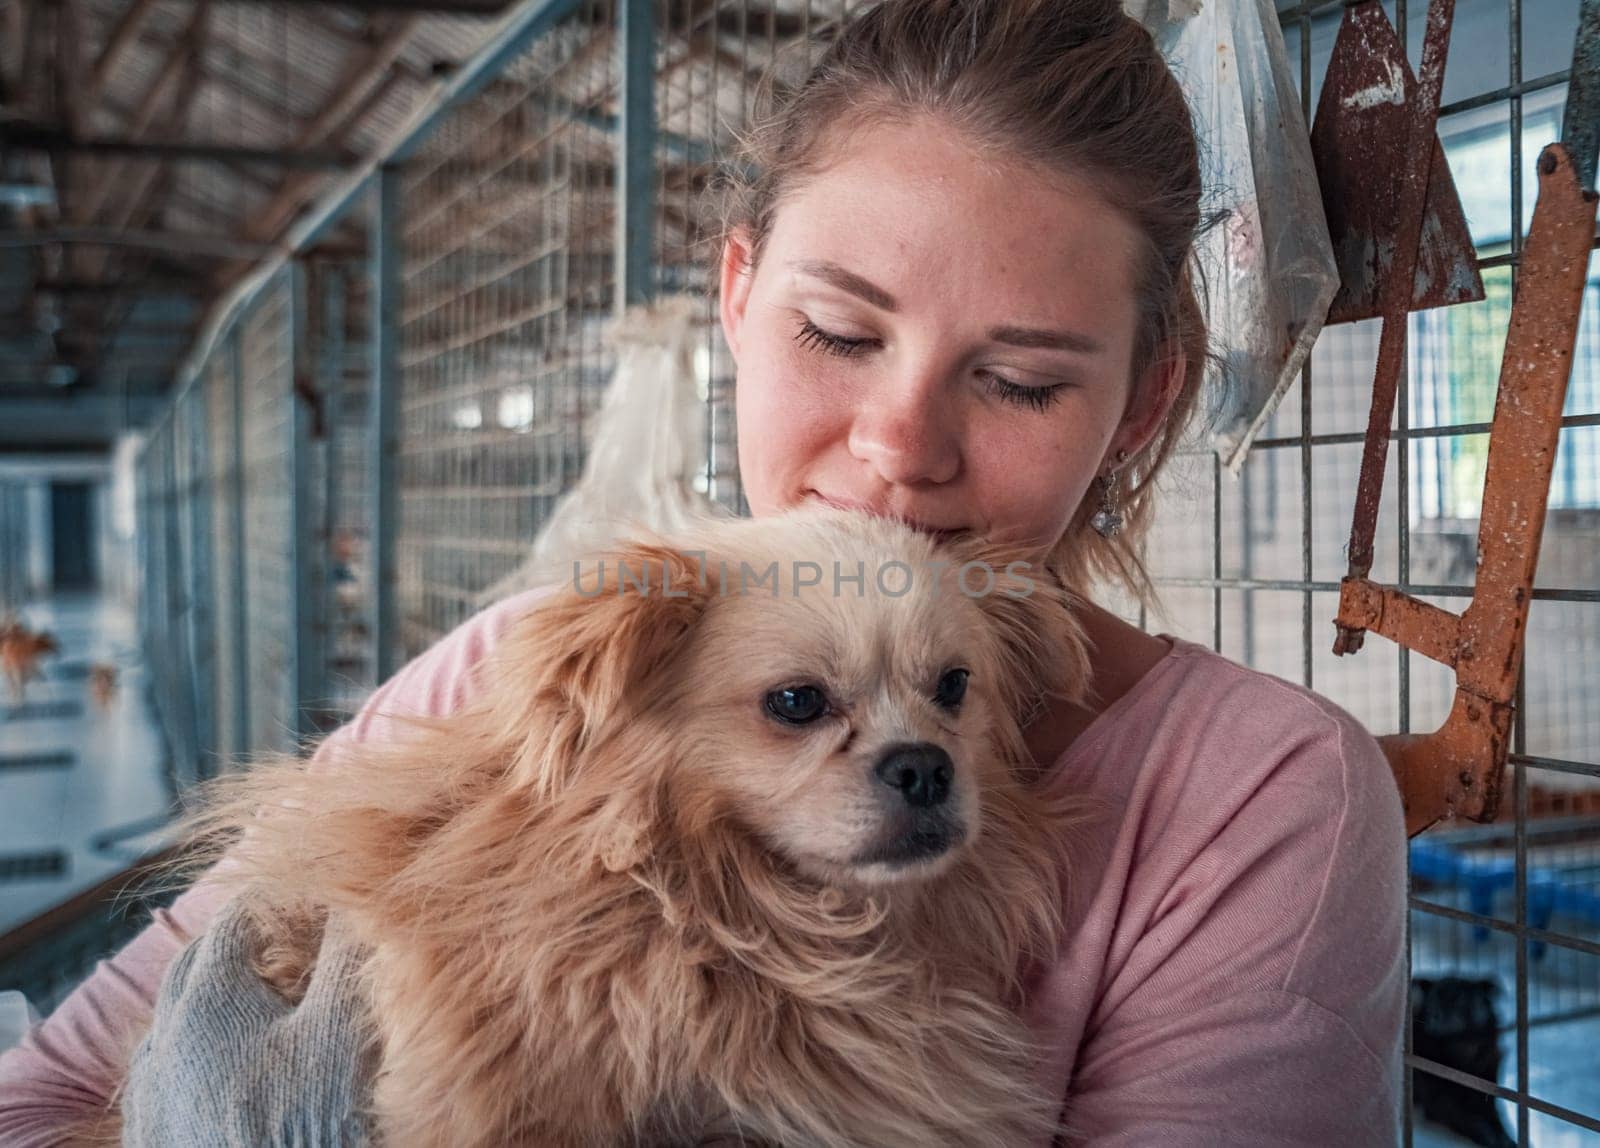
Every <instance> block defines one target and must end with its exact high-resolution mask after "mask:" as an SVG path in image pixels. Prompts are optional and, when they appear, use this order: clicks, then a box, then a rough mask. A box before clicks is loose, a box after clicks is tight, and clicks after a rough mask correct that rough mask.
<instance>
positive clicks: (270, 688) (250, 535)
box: [239, 274, 298, 751]
mask: <svg viewBox="0 0 1600 1148" xmlns="http://www.w3.org/2000/svg"><path fill="white" fill-rule="evenodd" d="M292 295H293V292H292V290H291V286H290V276H289V275H288V274H280V275H279V276H278V277H277V278H276V279H275V280H274V281H273V283H272V284H271V285H270V286H269V287H268V288H267V289H266V290H265V291H263V293H262V295H261V298H260V300H259V301H258V302H257V303H256V306H255V308H254V310H253V311H252V312H251V313H250V314H249V315H248V316H246V318H245V319H244V321H243V323H242V325H241V327H240V332H239V336H240V347H239V350H240V358H241V365H242V371H243V375H242V379H243V388H242V401H243V404H244V406H243V419H244V425H245V434H244V453H243V459H242V465H243V470H244V521H245V585H244V601H245V603H246V619H247V622H246V634H247V636H246V641H247V643H248V648H249V651H250V660H249V674H250V686H249V703H250V713H249V729H250V742H249V747H248V748H249V749H250V750H252V751H270V750H292V749H293V748H294V747H295V744H296V740H297V738H296V730H297V728H298V714H297V700H298V699H297V691H296V685H297V681H298V678H297V673H298V670H297V666H296V658H295V655H296V651H295V637H296V634H297V632H298V613H297V610H296V597H295V572H294V519H295V516H294V493H295V474H294V441H295V407H294V362H295V354H294V347H293V346H292V344H291V341H290V340H291V338H292V336H293V330H294V324H293V317H292V311H293V306H294V303H293V298H292Z"/></svg>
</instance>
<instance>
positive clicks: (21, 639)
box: [0, 621, 60, 705]
mask: <svg viewBox="0 0 1600 1148" xmlns="http://www.w3.org/2000/svg"><path fill="white" fill-rule="evenodd" d="M59 649H60V647H59V646H57V645H56V640H55V637H54V636H53V635H52V634H50V633H49V632H48V631H46V630H37V631H35V630H30V629H28V627H27V626H25V625H23V624H22V623H21V622H16V621H7V622H6V623H5V624H4V625H3V626H0V670H3V671H4V673H5V676H6V681H7V683H8V684H9V685H10V687H11V697H12V700H13V701H15V702H16V703H17V704H18V705H20V704H22V702H23V701H24V700H26V697H27V692H28V683H29V682H30V681H32V680H33V679H34V678H36V677H38V676H39V659H40V658H42V657H44V656H45V655H46V654H54V653H57V652H59Z"/></svg>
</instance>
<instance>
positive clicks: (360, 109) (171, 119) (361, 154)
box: [0, 0, 494, 398]
mask: <svg viewBox="0 0 1600 1148" xmlns="http://www.w3.org/2000/svg"><path fill="white" fill-rule="evenodd" d="M199 2H200V0H154V2H153V3H150V4H148V6H147V8H146V10H145V14H144V18H143V19H142V20H141V21H140V23H139V25H138V34H137V36H136V38H135V39H134V40H133V41H131V42H130V43H129V45H128V46H127V48H126V50H125V51H123V52H122V53H121V54H120V56H119V57H118V58H117V60H116V62H115V67H114V68H113V69H112V70H111V71H110V73H109V75H108V77H107V79H106V82H105V84H104V87H103V90H102V91H101V93H100V95H99V98H98V99H97V100H96V101H95V104H94V106H93V107H92V108H91V109H88V111H87V114H86V115H85V116H84V119H83V121H82V122H83V127H84V130H85V131H86V132H87V133H89V134H92V135H98V136H102V137H111V138H118V139H145V140H156V141H168V140H175V139H186V140H192V141H197V142H206V143H212V144H223V145H233V146H239V147H249V148H272V149H280V148H290V147H293V146H295V145H296V142H297V141H298V140H300V139H302V138H303V137H304V136H305V133H306V128H307V127H308V126H309V125H311V124H313V123H316V122H317V121H318V119H319V117H322V118H323V119H324V120H327V119H329V117H327V116H324V112H325V111H326V110H327V109H329V108H330V107H331V106H337V105H343V112H344V114H342V115H339V116H337V117H332V119H333V123H332V125H331V126H332V127H334V128H335V130H334V131H333V133H332V134H331V135H329V136H328V137H327V138H326V139H324V140H322V141H320V144H321V146H322V147H323V148H324V149H335V150H337V151H338V152H341V153H342V154H344V155H346V156H348V157H349V162H350V163H352V164H354V163H356V162H358V161H359V160H361V159H363V158H366V157H368V156H370V155H372V154H373V153H374V152H375V151H376V150H377V149H379V148H380V147H381V146H383V144H384V143H385V142H386V141H388V140H389V139H391V138H392V137H393V136H394V134H395V133H396V132H397V131H398V130H399V129H400V128H401V127H402V126H403V125H404V124H405V123H406V122H407V121H408V120H409V119H410V117H411V116H412V114H413V112H414V110H415V108H416V107H417V104H418V101H419V100H422V99H425V98H426V97H427V95H428V93H429V92H430V91H431V90H432V89H433V88H434V86H435V85H436V84H437V83H439V82H440V81H439V79H437V78H436V69H437V68H438V65H441V64H443V65H445V66H446V67H445V68H444V69H443V70H444V71H447V70H448V66H449V65H453V64H457V63H460V62H461V61H463V60H465V59H467V58H468V57H470V56H471V55H472V54H473V53H474V52H475V51H476V50H477V49H478V48H479V47H480V46H481V45H482V43H483V42H484V39H485V37H486V36H487V35H488V34H489V32H490V31H491V30H492V28H493V26H494V21H493V20H492V19H485V18H481V17H461V16H445V15H430V16H425V17H420V18H418V17H412V16H407V15H405V14H402V13H395V12H382V11H366V10H356V9H346V8H339V7H334V6H330V5H323V4H307V3H293V4H269V3H226V4H222V3H217V4H209V5H208V7H207V9H206V11H205V16H204V30H205V35H204V41H203V47H202V49H201V51H200V52H199V53H198V54H195V53H193V52H187V51H186V50H185V48H184V45H185V43H186V38H187V37H189V36H190V35H191V28H192V27H193V26H194V24H195V20H196V13H197V7H196V5H197V4H198V3H199ZM0 3H3V0H0ZM135 3H136V0H77V4H78V8H77V11H78V36H77V39H78V41H79V42H80V43H81V44H82V50H81V52H80V67H81V70H82V72H83V75H84V76H85V77H87V76H90V75H92V74H93V70H94V67H95V64H96V62H97V61H98V60H99V59H100V58H101V57H102V55H103V53H104V52H105V50H106V47H107V45H108V43H110V41H111V37H112V34H113V31H114V30H115V29H116V28H117V27H118V26H119V24H120V23H121V22H122V21H123V19H124V18H125V16H126V15H127V14H128V13H129V12H130V11H132V10H133V8H134V5H135ZM402 21H404V22H406V24H405V26H406V27H407V28H408V29H409V31H408V33H407V36H408V38H407V40H406V42H405V43H404V45H403V47H402V48H401V49H400V51H399V53H398V56H397V58H395V60H394V62H393V63H392V64H391V65H390V66H389V67H388V69H387V71H386V74H384V75H383V76H381V77H372V76H371V69H370V65H369V64H368V62H367V61H369V59H370V57H371V54H372V53H373V51H374V49H375V47H376V46H377V45H378V44H380V43H382V42H383V41H384V39H385V37H386V36H389V35H390V33H391V30H393V29H395V28H396V26H397V25H399V24H400V23H401V22H402ZM5 39H7V37H6V36H5V35H4V26H3V25H0V40H5ZM41 54H42V55H45V56H48V57H52V58H53V52H50V51H48V50H46V51H45V52H43V53H41ZM0 60H3V61H4V64H5V68H6V72H5V74H6V75H7V76H12V75H16V74H17V68H18V64H19V61H20V53H19V51H18V48H17V46H15V45H12V44H4V43H0ZM42 79H43V80H44V81H45V82H44V83H41V84H39V85H38V86H39V87H40V88H41V90H40V91H39V92H36V93H25V94H24V101H23V102H24V103H25V105H26V108H27V110H28V115H29V120H30V122H32V123H35V124H37V125H39V126H43V127H51V126H58V125H56V121H55V120H54V119H53V109H52V108H51V107H50V104H51V97H50V95H49V93H48V92H47V91H44V90H43V89H45V88H47V87H50V86H51V85H50V84H49V82H48V77H42ZM373 79H377V80H378V81H379V82H376V83H369V84H365V85H362V86H363V87H370V88H371V89H372V90H371V91H370V93H369V94H366V95H364V97H363V98H361V99H359V100H344V99H342V97H343V96H344V95H345V94H346V92H347V91H348V90H349V88H350V85H351V84H352V83H358V82H360V81H363V80H373ZM158 84H159V85H160V87H159V89H157V88H156V85H158ZM73 86H74V89H75V90H78V91H83V90H86V89H87V87H88V84H87V81H86V80H83V81H80V82H77V83H75V84H74V85H73ZM153 89H155V90H157V91H158V92H159V99H157V100H155V101H154V102H152V101H151V100H150V94H151V92H152V90H153ZM180 97H181V98H182V103H181V105H179V104H178V103H177V101H178V100H179V98H180ZM13 103H15V101H13ZM141 109H143V110H146V111H147V112H148V114H147V115H146V116H145V117H143V118H144V119H145V120H146V126H145V127H144V129H143V131H142V132H141V131H139V130H138V127H139V125H138V124H137V123H135V120H136V118H138V113H139V112H140V111H141ZM352 116H353V117H354V118H353V119H352ZM6 163H7V169H6V170H5V171H3V172H0V177H3V178H0V182H5V181H11V182H16V181H18V180H25V179H35V180H39V181H41V182H44V183H47V184H48V183H49V182H51V181H52V179H53V178H54V177H53V175H52V172H54V171H59V170H66V171H68V172H69V173H70V176H69V178H70V180H71V182H70V184H69V186H68V188H67V193H66V196H65V202H66V206H67V213H66V215H64V216H62V215H60V214H59V213H58V212H56V211H55V210H54V209H50V210H44V211H35V212H32V213H31V214H30V216H28V217H27V218H25V219H24V218H22V217H16V216H13V217H12V218H10V219H7V218H5V217H4V215H3V214H0V228H4V229H7V230H15V229H16V228H18V227H19V226H20V227H23V228H32V229H39V228H52V227H72V228H79V229H82V228H94V229H97V230H99V231H104V230H105V229H108V228H113V227H122V228H133V229H135V230H137V231H140V232H141V234H139V235H136V236H133V237H132V238H134V239H135V240H137V243H135V244H132V245H119V246H111V247H107V246H103V245H99V244H97V245H93V246H91V245H86V244H74V245H72V246H70V247H66V248H61V247H26V246H24V247H11V248H3V249H0V255H3V256H4V257H3V258H0V355H5V356H6V357H7V359H8V367H7V372H6V374H5V375H4V377H3V378H0V398H3V396H4V393H5V392H4V389H3V388H4V387H5V386H7V385H8V384H9V383H10V382H12V381H14V379H13V376H15V375H17V374H19V370H18V367H19V364H22V365H23V366H24V369H23V370H21V371H20V374H22V375H23V376H28V375H29V373H30V370H32V371H33V373H35V374H37V376H38V379H39V380H42V379H43V378H44V377H45V375H46V367H47V365H48V362H49V361H50V356H51V353H52V346H55V347H67V348H77V349H78V350H77V351H76V352H75V353H79V354H88V353H89V351H88V349H93V348H99V349H100V350H99V352H98V353H99V355H100V356H101V360H103V357H104V356H105V355H108V354H110V353H112V352H113V351H114V350H115V349H116V348H118V347H120V346H123V345H124V344H122V343H119V342H118V340H119V339H120V338H122V336H121V335H119V333H118V331H116V330H108V329H106V324H107V323H108V322H112V321H115V322H117V323H120V324H122V325H123V327H124V328H125V327H126V326H127V324H128V323H129V322H130V320H129V319H128V318H127V316H128V315H129V314H130V312H129V309H128V307H129V305H130V303H131V304H132V305H134V306H138V305H140V304H139V301H138V299H137V298H133V299H131V300H130V299H129V298H125V297H123V296H121V295H118V294H116V292H118V291H119V290H120V289H121V288H122V287H123V286H126V288H127V289H128V290H129V291H133V292H137V291H138V290H139V285H140V283H141V282H142V281H143V280H142V279H141V276H144V277H146V278H148V277H149V276H152V275H156V274H159V275H160V276H162V277H163V281H164V282H167V285H168V287H170V286H171V283H170V281H171V280H174V279H176V280H177V282H178V285H179V286H180V287H183V288H185V289H188V290H191V291H193V292H194V293H195V296H194V301H193V304H192V308H191V309H203V307H204V306H205V305H206V304H208V303H209V302H210V301H211V300H213V299H215V298H216V297H217V296H219V295H220V294H221V293H222V292H223V291H224V290H225V289H226V287H227V286H228V284H229V283H230V282H232V281H233V280H235V279H236V278H238V277H239V276H240V275H241V274H243V273H245V272H246V271H247V270H248V263H242V262H240V261H239V260H237V259H233V260H229V259H221V258H218V257H217V256H216V255H214V254H197V253H195V252H193V251H187V250H182V249H180V248H177V247H174V249H172V250H168V251H161V250H157V249H154V248H152V247H151V246H150V242H149V233H155V234H156V235H157V236H159V235H162V234H167V233H180V234H184V235H193V236H199V237H211V238H215V239H223V238H227V237H230V236H231V237H235V238H237V237H248V238H250V239H251V240H255V241H260V240H272V239H274V238H276V237H277V236H279V235H281V234H283V232H284V231H286V230H287V228H288V227H289V226H290V225H291V224H292V223H293V219H294V216H295V207H296V205H298V204H304V203H306V202H311V201H314V199H315V198H316V196H317V195H318V193H319V192H320V190H321V188H322V187H324V186H326V185H327V183H328V182H329V181H330V180H332V179H334V178H337V176H338V174H339V173H337V172H331V173H330V172H327V171H310V172H308V171H307V170H305V169H297V168H293V167H287V166H284V165H276V164H261V163H244V162H239V161H231V162H228V163H222V162H203V163H202V162H193V161H183V162H177V161H172V160H160V161H154V160H150V159H144V158H134V157H107V156H83V155H74V156H73V158H72V159H71V161H70V163H68V164H65V165H63V164H60V163H56V164H54V165H52V164H49V163H46V162H45V161H44V158H43V157H42V156H37V155H34V156H12V157H10V158H9V159H7V161H6ZM286 185H287V186H288V187H289V189H290V190H289V191H286V190H285V187H286ZM91 209H92V210H91ZM269 224H271V226H270V227H269V226H268V225H269ZM41 283H43V284H47V285H53V286H54V287H56V288H59V291H57V292H56V293H53V294H49V295H40V294H39V293H38V292H37V291H36V290H35V288H36V286H37V285H39V284H41ZM169 293H170V292H169ZM41 316H43V317H41ZM199 318H200V314H199V311H198V310H196V313H195V314H194V315H192V316H191V319H186V320H183V321H180V322H172V321H169V322H167V323H166V325H165V327H163V328H162V329H163V330H166V329H168V328H171V329H172V334H171V337H170V339H169V340H168V342H169V343H170V347H169V349H170V355H169V356H168V357H167V359H166V360H164V361H163V360H162V356H161V355H160V354H159V353H157V352H156V350H155V344H159V343H160V342H161V341H162V339H165V338H167V337H166V336H162V337H159V338H155V339H152V338H151V337H149V336H146V335H141V336H140V337H139V338H140V343H139V346H140V348H141V351H140V356H139V362H140V363H141V364H147V363H149V364H153V365H150V366H148V367H146V366H141V367H140V368H139V370H137V371H134V372H132V373H130V375H129V378H128V385H130V386H132V387H133V388H134V389H136V390H137V389H146V388H148V389H161V388H164V387H165V386H167V385H169V384H170V381H171V378H172V375H173V373H174V371H175V370H176V367H177V365H178V363H179V361H180V360H181V357H182V354H183V353H184V351H185V350H186V349H187V345H188V341H189V337H188V335H187V333H186V332H185V331H184V330H183V327H184V323H186V322H190V321H191V320H198V319H199ZM169 319H170V316H169ZM57 324H59V328H60V329H59V330H58V331H56V332H55V333H54V334H53V335H52V334H49V333H48V332H45V331H44V328H46V327H50V326H53V325H57ZM29 364H31V368H30V367H29V366H28V365H29ZM79 365H80V366H81V367H82V370H81V371H80V376H81V377H82V378H83V379H84V380H85V382H86V383H87V384H89V385H93V383H94V379H95V376H96V374H97V373H98V374H104V375H106V376H107V377H109V376H110V375H111V374H113V373H115V374H116V375H117V376H118V380H117V381H118V383H119V385H120V383H121V382H122V379H121V377H120V376H121V375H122V374H123V372H122V371H120V370H118V371H116V372H111V371H105V370H101V368H102V367H103V366H104V365H105V364H104V362H103V361H100V360H97V361H84V362H82V363H80V364H79Z"/></svg>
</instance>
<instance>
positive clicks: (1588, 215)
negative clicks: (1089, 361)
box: [1334, 4, 1596, 834]
mask: <svg viewBox="0 0 1600 1148" xmlns="http://www.w3.org/2000/svg"><path fill="white" fill-rule="evenodd" d="M1588 6H1589V5H1588V4H1586V5H1585V7H1586V8H1587V7H1588ZM1595 203H1596V197H1595V194H1594V192H1593V191H1589V190H1585V189H1584V187H1583V186H1582V184H1581V182H1580V177H1579V173H1578V170H1577V168H1576V166H1575V163H1574V161H1573V159H1572V157H1571V156H1570V155H1569V154H1568V152H1567V149H1566V147H1565V146H1564V145H1563V144H1551V145H1550V146H1549V147H1547V148H1546V149H1545V150H1544V152H1543V154H1541V155H1540V157H1539V200H1538V204H1537V206H1536V207H1535V209H1534V214H1533V224H1532V226H1531V228H1530V229H1529V231H1528V240H1527V244H1526V246H1525V248H1524V250H1523V259H1522V271H1521V275H1520V277H1519V280H1518V285H1517V293H1516V298H1515V300H1514V301H1513V303H1512V309H1511V324H1510V329H1509V330H1508V332H1507V334H1506V347H1505V358H1504V360H1503V363H1502V366H1501V372H1500V390H1499V394H1498V395H1497V397H1496V399H1495V410H1494V421H1493V423H1492V424H1491V430H1490V437H1489V461H1488V469H1487V473H1486V475H1485V479H1484V492H1483V513H1482V517H1481V519H1480V522H1479V527H1478V577H1477V582H1476V585H1475V587H1474V590H1473V596H1472V602H1471V604H1470V605H1469V606H1468V607H1467V609H1466V610H1465V611H1464V612H1463V613H1462V614H1460V615H1459V616H1458V615H1455V614H1451V613H1449V612H1448V611H1445V610H1441V609H1439V608H1438V607H1436V606H1431V605H1429V604H1427V603H1425V602H1422V601H1419V600H1418V599H1416V598H1413V597H1411V596H1410V595H1407V594H1403V593H1401V592H1400V591H1398V590H1395V589H1393V588H1392V587H1387V586H1380V585H1378V584H1376V583H1374V582H1372V581H1371V580H1369V579H1368V578H1367V577H1366V566H1367V565H1370V550H1369V551H1367V552H1365V553H1364V554H1363V555H1362V558H1363V563H1364V564H1362V565H1359V566H1358V562H1357V560H1356V559H1357V552H1356V550H1355V548H1354V547H1353V546H1352V549H1351V555H1352V557H1351V572H1350V573H1349V575H1347V576H1346V577H1345V579H1344V580H1343V582H1342V584H1341V586H1340V593H1339V614H1338V619H1337V624H1338V626H1339V638H1338V641H1337V643H1336V644H1335V647H1334V652H1335V653H1350V652H1353V651H1354V650H1356V649H1359V648H1360V645H1361V636H1362V635H1363V634H1364V633H1365V632H1366V631H1368V630H1372V631H1375V632H1377V633H1379V634H1382V635H1384V636H1385V637H1387V638H1391V639H1393V640H1394V641H1396V642H1400V643H1401V644H1403V645H1405V646H1407V647H1409V648H1410V649H1413V650H1416V651H1417V652H1418V653H1421V654H1424V655H1426V656H1427V657H1430V658H1433V659H1434V660H1435V661H1438V662H1442V663H1443V664H1445V665H1447V666H1450V667H1451V668H1453V669H1454V670H1455V674H1456V695H1455V702H1454V704H1453V705H1452V707H1451V710H1450V716H1449V717H1448V718H1447V719H1446V721H1445V723H1444V725H1443V726H1441V727H1440V728H1439V729H1437V730H1435V731H1434V732H1433V733H1430V734H1421V735H1394V736H1391V737H1387V738H1383V739H1381V740H1382V742H1383V745H1384V751H1385V753H1386V754H1387V755H1388V758H1389V761H1390V764H1391V765H1392V766H1393V767H1394V771H1395V777H1396V779H1397V780H1398V782H1399V784H1400V791H1401V795H1402V797H1403V798H1404V800H1405V806H1406V828H1407V831H1408V832H1410V833H1412V834H1415V833H1419V832H1421V831H1422V830H1423V829H1426V828H1427V827H1428V826H1429V825H1432V824H1433V823H1435V822H1437V821H1439V820H1441V819H1443V818H1445V817H1449V816H1462V817H1468V818H1471V819H1473V820H1480V821H1487V820H1490V819H1492V818H1493V817H1494V815H1495V811H1496V809H1497V806H1498V804H1499V798H1500V787H1501V785H1500V783H1501V777H1502V775H1503V773H1504V769H1505V762H1506V752H1507V748H1508V745H1509V738H1510V732H1511V717H1512V701H1513V698H1514V696H1515V690H1516V683H1517V676H1518V673H1519V671H1520V669H1521V666H1522V654H1523V647H1524V637H1525V634H1526V631H1527V622H1528V606H1529V601H1530V598H1531V595H1532V590H1533V577H1534V571H1535V568H1536V566H1537V564H1538V558H1539V543H1540V539H1541V537H1542V535H1543V533H1544V520H1545V505H1546V503H1547V501H1548V498H1549V492H1550V475H1551V471H1552V469H1553V467H1554V465H1555V456H1556V447H1557V443H1558V440H1559V436H1560V432H1561V408H1562V405H1563V404H1564V403H1565V401H1566V394H1567V381H1568V379H1569V378H1570V376H1571V373H1572V356H1573V350H1574V346H1575V344H1576V341H1577V331H1578V316H1579V314H1580V310H1581V306H1582V302H1583V289H1584V284H1585V282H1586V281H1587V279H1588V270H1589V252H1590V250H1591V248H1592V247H1593V245H1594V224H1595ZM1385 421H1387V420H1385ZM1384 437H1385V439H1386V438H1387V435H1385V436H1384ZM1369 441H1370V438H1369ZM1380 459H1381V456H1380ZM1380 477H1381V473H1380ZM1360 514H1361V508H1360V506H1359V505H1358V507H1357V515H1358V516H1359V515H1360ZM1374 517H1375V514H1374ZM1367 537H1368V538H1369V539H1370V537H1371V534H1370V532H1369V533H1368V534H1367Z"/></svg>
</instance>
